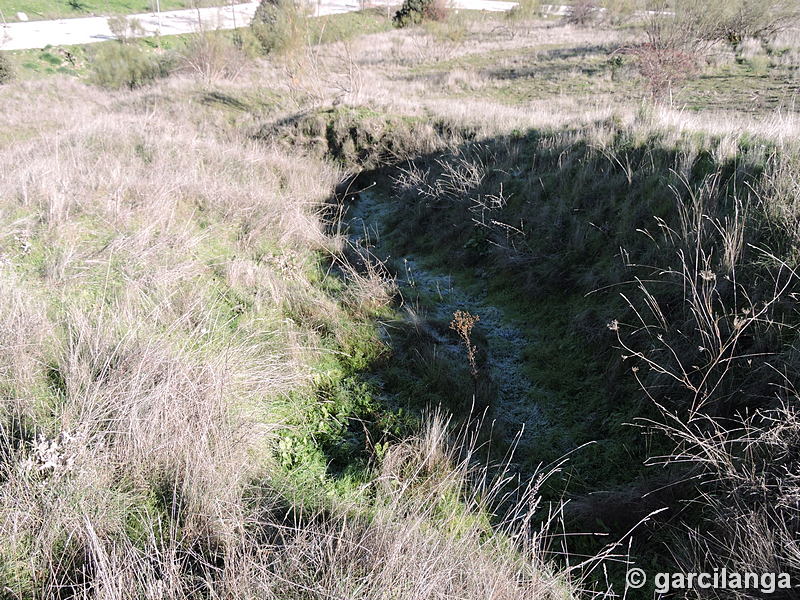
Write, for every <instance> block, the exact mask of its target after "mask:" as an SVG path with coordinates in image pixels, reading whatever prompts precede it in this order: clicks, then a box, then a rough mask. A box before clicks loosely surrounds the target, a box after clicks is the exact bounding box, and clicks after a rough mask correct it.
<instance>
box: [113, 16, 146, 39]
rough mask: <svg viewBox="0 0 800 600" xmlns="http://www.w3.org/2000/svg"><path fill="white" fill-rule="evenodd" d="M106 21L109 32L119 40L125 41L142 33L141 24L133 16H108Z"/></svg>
mask: <svg viewBox="0 0 800 600" xmlns="http://www.w3.org/2000/svg"><path fill="white" fill-rule="evenodd" d="M106 22H107V23H108V28H109V29H110V30H111V33H112V34H113V35H114V37H115V38H117V40H119V41H120V42H123V43H127V42H130V41H131V40H132V39H133V38H135V37H139V36H142V35H144V28H143V27H142V24H141V23H140V22H139V21H138V20H137V19H135V18H133V17H125V16H117V17H109V18H108V19H107V20H106Z"/></svg>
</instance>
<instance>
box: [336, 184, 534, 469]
mask: <svg viewBox="0 0 800 600" xmlns="http://www.w3.org/2000/svg"><path fill="white" fill-rule="evenodd" d="M387 188H388V184H385V183H384V184H383V185H380V184H376V185H374V186H372V187H371V188H370V189H369V190H367V191H363V192H361V193H360V194H357V195H356V196H354V197H353V198H354V199H353V200H352V201H351V203H349V205H348V206H347V211H346V214H345V217H344V221H345V223H346V225H347V230H348V237H349V240H350V243H351V244H353V246H355V247H356V248H359V249H362V250H366V251H368V253H369V254H370V255H372V256H374V257H376V258H377V259H378V260H380V261H381V262H383V263H384V264H388V265H391V269H390V270H391V271H392V272H393V274H394V276H395V278H396V284H397V287H398V292H399V293H398V307H399V309H400V310H399V311H398V312H399V313H400V314H402V315H404V317H403V318H404V320H405V321H406V323H407V324H410V323H411V322H413V326H414V327H424V328H425V330H426V333H427V334H428V336H429V338H430V340H431V342H432V344H433V351H434V353H435V354H437V355H438V356H439V357H441V358H442V359H444V362H445V363H447V364H459V363H464V362H465V361H466V348H465V346H464V344H463V342H462V341H461V340H460V339H459V338H458V336H457V335H456V334H455V333H454V332H453V331H452V330H450V328H449V323H450V322H451V320H452V319H453V316H454V314H455V313H456V312H457V311H464V312H467V313H469V314H471V315H474V316H477V317H478V318H479V321H478V322H477V324H476V327H475V330H476V332H477V336H476V337H479V339H480V341H479V342H478V343H477V344H478V345H479V346H480V351H481V352H482V355H483V360H482V364H481V367H480V369H479V373H478V375H477V377H478V378H480V379H481V380H482V384H483V386H482V387H483V388H484V389H486V390H488V392H487V394H486V395H487V398H486V402H487V405H486V406H485V407H484V410H485V417H484V426H488V427H489V428H490V429H491V431H492V432H493V434H494V438H495V439H497V440H499V441H500V442H501V443H502V445H503V446H505V447H508V448H513V449H514V451H515V452H516V453H517V454H526V453H528V452H530V451H531V450H532V448H533V447H534V446H535V444H536V443H537V440H538V439H539V438H540V436H541V434H542V433H543V432H544V431H546V430H547V429H548V428H549V427H550V424H549V423H548V420H547V418H546V417H545V415H544V412H543V410H542V408H541V407H540V405H539V402H538V401H537V397H541V396H542V395H543V394H546V390H544V389H542V388H541V387H540V386H537V385H536V383H535V382H534V381H531V380H530V378H529V377H528V375H527V374H526V372H525V352H526V349H527V348H528V347H529V346H530V345H531V344H532V343H534V342H533V340H531V339H529V330H530V328H529V327H527V326H526V324H524V323H521V322H519V321H517V320H516V319H514V318H513V317H512V316H511V315H509V314H508V313H507V312H506V311H504V310H503V309H502V308H500V307H498V306H496V305H494V304H493V303H492V302H491V301H490V299H489V297H488V290H487V288H486V285H485V284H482V282H481V278H480V277H472V276H471V275H470V274H468V275H466V277H467V278H468V281H466V280H465V277H464V274H459V275H458V276H456V275H454V274H452V273H449V272H445V271H443V270H441V269H438V268H437V266H436V265H435V264H434V261H433V260H431V259H430V258H429V257H427V256H426V255H424V254H422V253H419V254H417V253H414V252H413V251H412V252H408V251H406V252H399V251H398V250H397V248H396V246H395V245H394V244H393V243H392V239H391V238H392V236H391V235H388V234H387V231H386V218H387V216H389V215H390V214H391V212H392V210H393V208H392V197H391V190H390V189H387ZM485 276H486V275H485ZM485 276H484V277H485ZM384 335H385V332H384ZM408 375H409V377H412V378H413V377H415V373H413V372H411V373H409V374H408ZM378 376H380V374H378ZM385 391H386V393H388V394H389V395H391V394H392V390H391V389H387V390H385ZM474 400H475V399H474V398H473V399H472V403H471V405H470V402H467V403H466V404H467V405H470V409H471V410H472V411H473V412H478V413H479V412H481V410H482V409H481V406H475V402H474ZM476 416H478V417H482V416H484V415H480V414H478V415H476ZM486 417H488V419H486ZM486 420H488V421H489V422H488V423H486V422H485V421H486Z"/></svg>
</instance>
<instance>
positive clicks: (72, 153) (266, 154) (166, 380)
mask: <svg viewBox="0 0 800 600" xmlns="http://www.w3.org/2000/svg"><path fill="white" fill-rule="evenodd" d="M220 85H221V88H220V89H219V91H220V92H221V93H237V92H238V91H241V90H242V89H243V86H244V85H245V84H243V83H241V82H235V83H231V82H228V83H225V84H220ZM203 93H204V90H203V89H202V88H198V87H197V85H196V84H195V83H194V82H192V81H189V80H180V79H176V80H171V81H166V82H164V83H163V84H159V85H158V86H156V87H153V88H149V89H147V90H143V91H139V92H134V93H107V92H100V91H98V90H96V89H92V88H88V87H85V86H83V85H81V84H78V83H75V82H72V81H68V80H60V79H54V80H51V81H49V82H44V83H37V84H26V83H22V84H17V85H12V86H6V87H4V88H3V89H2V90H0V104H2V106H3V107H4V110H3V111H2V117H0V118H1V119H2V123H0V125H1V126H3V127H5V128H6V131H7V135H6V137H4V139H5V140H7V141H8V142H13V143H5V144H4V145H3V146H2V149H1V150H0V152H2V155H3V162H4V164H5V165H6V166H7V168H4V169H3V171H2V173H0V215H2V219H0V257H1V258H2V261H1V262H0V291H2V294H0V307H2V309H3V310H2V315H1V316H0V326H1V327H2V330H1V331H0V343H2V346H3V350H4V352H3V357H2V359H0V374H1V377H0V386H1V387H0V391H1V392H2V396H1V397H0V532H1V534H0V540H1V541H0V589H2V590H3V592H2V593H3V595H7V596H9V597H25V598H27V597H41V598H48V597H54V596H60V597H82V598H115V599H119V598H154V599H155V598H170V599H173V598H175V599H177V598H189V597H196V596H197V594H198V593H200V592H201V591H202V592H203V593H207V594H209V595H210V596H212V597H253V596H257V597H263V598H287V597H293V598H329V597H331V595H336V596H337V597H338V596H343V597H348V598H375V597H388V596H390V595H391V597H393V598H407V599H409V600H411V599H421V598H442V599H444V598H452V597H454V596H458V597H463V598H487V597H489V598H523V597H529V596H530V594H531V593H534V592H535V593H536V594H537V595H539V597H569V595H570V592H569V589H568V588H567V587H566V585H565V584H564V583H563V582H562V581H561V580H560V579H559V578H558V577H556V576H555V575H554V574H552V573H550V572H549V571H548V569H547V568H545V566H544V564H543V563H542V561H541V555H540V554H539V553H538V542H536V540H535V539H534V540H530V539H528V538H524V537H523V538H520V539H519V540H512V541H510V542H508V543H506V538H505V537H503V536H498V537H497V538H496V539H495V540H494V541H492V536H487V533H488V532H489V529H488V525H487V524H486V521H485V518H486V517H485V515H484V514H483V513H482V512H481V511H482V510H483V509H484V508H485V506H484V504H482V503H480V502H478V500H479V497H478V496H475V497H473V498H472V499H469V498H467V500H468V501H467V503H466V506H465V508H463V510H462V509H461V508H459V506H461V500H460V499H459V496H460V495H462V494H463V493H465V490H467V489H468V487H467V471H466V469H467V467H468V464H469V463H467V462H464V461H459V460H456V455H454V454H452V451H451V450H447V449H446V444H445V443H444V435H443V433H442V432H443V431H444V429H443V426H442V425H441V424H439V425H438V426H437V427H438V429H437V430H436V431H438V433H436V434H435V435H434V433H435V432H434V431H433V430H432V431H431V432H429V433H428V434H427V435H426V436H423V437H422V438H420V441H418V442H416V441H414V442H409V443H408V445H407V446H402V447H401V448H398V449H397V450H396V451H395V453H393V456H398V454H397V453H400V452H404V453H405V456H406V458H404V459H403V461H402V463H403V465H405V466H404V467H403V468H402V469H401V470H402V471H403V472H401V473H390V472H388V471H387V472H386V473H384V475H383V477H382V478H380V481H381V482H382V483H381V484H380V485H385V486H386V489H385V490H384V491H380V492H379V498H380V499H381V502H380V503H379V504H380V508H379V510H378V514H377V515H373V516H372V517H370V516H369V515H365V514H360V515H358V514H357V513H358V512H359V510H362V507H344V508H341V509H337V511H338V512H336V514H335V515H333V516H328V517H324V518H323V517H322V516H321V517H320V518H316V519H313V520H311V521H302V522H297V523H292V522H288V523H287V522H285V521H284V518H283V514H284V513H285V508H284V509H283V510H284V513H281V512H280V511H278V510H277V509H275V508H274V505H275V504H276V503H278V502H281V501H280V500H279V496H278V495H277V494H276V493H274V492H271V491H270V488H269V485H270V484H269V482H270V481H271V478H272V477H273V475H275V473H276V471H275V467H274V453H273V446H272V443H273V441H274V440H275V438H276V436H278V435H279V434H280V430H281V429H282V428H283V427H284V421H283V418H284V417H283V415H285V413H286V407H285V402H284V401H283V400H281V398H282V397H283V396H285V394H287V393H288V392H289V391H291V390H298V389H302V388H303V387H304V386H307V385H308V384H309V382H310V381H311V379H312V376H313V374H314V373H313V369H312V363H313V360H314V358H315V357H316V356H317V355H318V353H319V350H318V347H319V345H320V343H319V342H320V338H319V333H318V330H321V329H331V328H334V325H333V324H334V323H335V322H337V320H341V319H342V318H343V311H344V310H345V308H344V307H343V304H342V303H340V302H337V301H335V300H333V299H332V298H331V297H329V296H327V295H326V294H324V293H322V292H321V291H320V290H318V289H317V288H316V287H315V286H314V285H312V283H310V278H309V273H308V272H307V271H308V269H309V260H310V258H311V257H312V256H313V253H315V252H323V253H327V254H332V255H335V256H339V260H343V259H342V258H341V255H340V251H341V250H342V242H341V240H340V239H337V238H336V237H332V236H331V235H329V234H327V233H326V231H325V223H324V222H323V221H324V220H323V218H322V217H321V204H322V202H323V201H324V200H325V199H326V198H327V197H328V196H329V195H330V193H331V192H332V190H333V188H334V186H335V183H336V182H337V181H338V180H339V178H340V173H339V172H338V171H337V169H335V168H333V167H331V166H330V165H328V164H325V163H323V162H320V161H317V160H314V159H311V158H308V157H303V156H301V155H299V154H291V155H288V154H286V153H285V152H284V151H279V150H277V149H275V148H272V147H270V146H269V145H264V144H263V143H257V142H254V141H253V140H252V139H251V138H250V137H249V136H248V133H250V132H251V131H252V130H251V129H249V128H248V127H247V126H246V125H245V126H243V125H242V123H241V122H234V123H231V121H230V119H229V114H227V113H225V112H224V111H219V110H217V111H216V112H215V109H211V108H208V107H206V106H205V105H204V104H203V102H202V100H203V98H204V95H203ZM344 264H345V265H348V266H347V267H346V268H345V271H346V272H348V273H349V274H350V277H351V279H353V280H354V284H353V285H352V286H351V287H350V288H349V290H348V292H347V293H346V294H345V295H344V298H343V300H342V302H343V303H344V305H349V306H350V309H351V310H354V311H355V312H358V311H361V310H368V308H367V307H368V306H369V305H374V303H375V302H379V303H383V302H387V301H388V300H389V298H390V293H391V290H390V289H388V288H386V287H385V285H384V284H383V283H382V282H383V279H384V277H385V276H384V274H383V273H382V272H381V270H380V269H379V268H377V267H375V266H372V267H370V268H371V269H372V270H371V271H370V270H369V269H367V271H366V273H364V272H363V271H360V270H357V269H355V268H353V267H351V266H349V263H344ZM367 264H368V265H369V264H370V263H369V261H367ZM287 315H292V317H290V316H287ZM233 321H235V322H236V326H235V327H234V326H232V322H233ZM423 440H425V441H423ZM403 448H405V449H403ZM433 454H435V455H437V456H439V458H437V459H436V460H435V461H434V462H435V463H436V468H435V469H433V471H435V472H432V468H431V464H430V461H431V460H432V459H431V456H432V455H433ZM418 463H424V465H426V466H414V465H416V464H418ZM391 464H397V463H396V462H392V461H389V463H387V467H386V468H387V469H390V466H389V465H391ZM432 478H433V480H435V481H434V482H433V483H431V480H432ZM393 482H394V483H393ZM398 484H399V485H401V486H405V487H406V488H407V489H406V490H405V491H404V492H403V493H402V494H400V495H398V494H397V493H396V492H397V489H396V486H397V485H398ZM410 486H411V487H413V493H412V489H411V487H410ZM381 489H383V488H381ZM445 500H447V501H449V502H451V503H452V506H450V505H448V506H449V510H452V511H454V512H453V514H452V515H450V516H448V517H447V518H445V519H442V518H441V517H440V515H438V513H437V516H436V521H437V522H438V523H440V524H441V525H440V526H441V529H436V528H432V526H431V522H432V520H433V515H434V510H435V507H436V506H437V505H439V504H440V503H442V502H445ZM481 502H482V501H481ZM294 510H295V511H296V512H298V513H300V512H302V507H294ZM354 513H355V514H357V517H356V518H352V515H353V514H354ZM508 531H509V532H510V531H512V530H511V529H508ZM514 531H516V532H517V533H516V534H515V535H527V533H524V531H523V529H515V530H514ZM517 542H519V544H518V546H519V547H520V548H521V549H522V550H524V552H523V553H522V554H519V553H517V552H515V551H512V550H510V548H511V547H513V546H514V545H515V544H516V543H517ZM509 544H510V545H509ZM465 555H468V556H469V560H468V561H466V562H465V561H464V557H465Z"/></svg>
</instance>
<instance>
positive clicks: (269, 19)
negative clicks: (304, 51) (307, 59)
mask: <svg viewBox="0 0 800 600" xmlns="http://www.w3.org/2000/svg"><path fill="white" fill-rule="evenodd" d="M307 17H308V15H307V14H306V12H305V10H304V9H303V8H302V7H301V6H300V5H299V4H298V3H297V2H296V1H295V0H261V4H259V5H258V8H257V9H256V12H255V15H253V21H252V23H251V24H250V29H251V31H252V32H253V35H255V37H256V39H257V40H258V41H259V43H260V44H261V47H262V48H263V50H264V51H265V52H267V53H285V52H291V51H292V50H296V49H298V48H301V47H302V46H304V45H305V44H306V41H307V39H308V18H307Z"/></svg>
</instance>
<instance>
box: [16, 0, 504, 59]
mask: <svg viewBox="0 0 800 600" xmlns="http://www.w3.org/2000/svg"><path fill="white" fill-rule="evenodd" d="M310 2H311V4H312V6H313V9H314V14H315V15H316V16H324V15H335V14H339V13H345V12H353V11H357V10H359V9H360V8H361V5H360V4H359V2H358V1H357V0H319V1H316V0H310ZM387 2H388V3H390V4H392V5H394V4H399V2H397V1H393V0H378V2H377V4H381V5H383V6H385V5H386V3H387ZM373 4H375V3H373ZM452 5H453V7H454V8H460V9H467V10H487V11H492V12H500V11H506V10H511V8H513V7H514V6H516V2H501V1H499V0H453V1H452ZM257 6H258V2H249V3H247V4H233V5H228V6H220V7H215V8H200V9H188V10H173V11H169V12H162V13H161V14H160V15H156V14H153V13H145V14H138V15H130V16H129V18H132V19H136V20H137V21H139V23H140V24H141V26H142V28H143V30H144V32H145V33H144V35H145V36H152V35H156V34H160V35H174V34H178V33H192V32H195V31H198V30H199V28H200V26H201V24H202V27H203V28H209V29H235V28H236V27H242V26H244V25H248V24H249V23H250V20H251V19H252V18H253V14H254V13H255V11H256V7H257ZM111 39H114V36H113V35H112V33H111V30H110V29H109V28H108V20H107V18H106V17H85V18H77V19H58V20H55V21H29V22H27V23H8V24H7V25H2V26H0V50H22V49H26V48H44V47H45V46H48V45H50V46H64V45H69V44H91V43H94V42H103V41H105V40H111Z"/></svg>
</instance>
